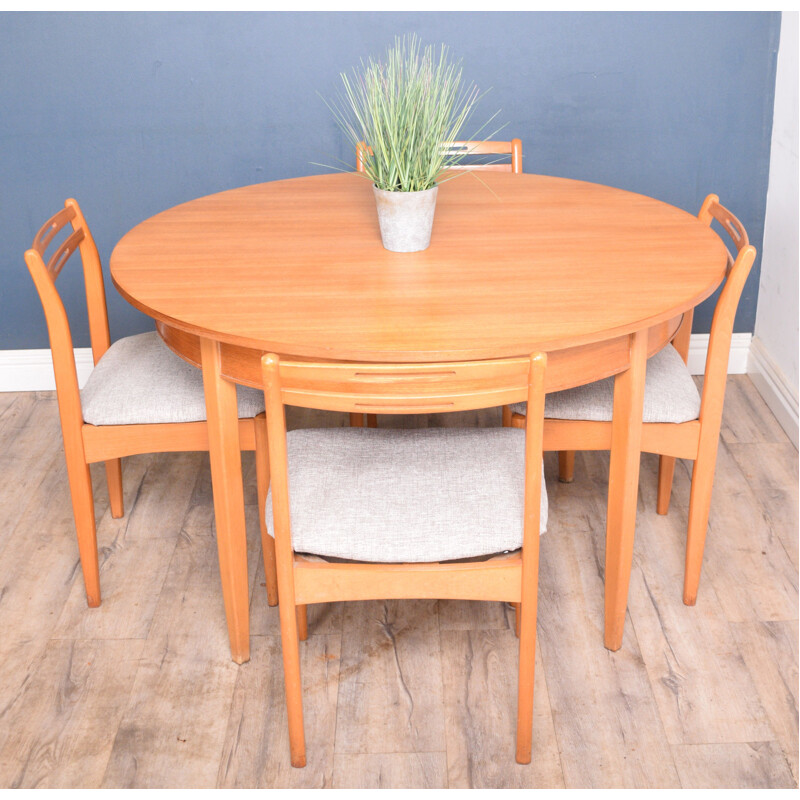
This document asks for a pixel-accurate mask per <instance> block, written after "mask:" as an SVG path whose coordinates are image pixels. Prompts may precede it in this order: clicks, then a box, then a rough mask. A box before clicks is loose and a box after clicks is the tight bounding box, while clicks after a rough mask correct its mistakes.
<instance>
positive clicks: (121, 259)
mask: <svg viewBox="0 0 800 800" xmlns="http://www.w3.org/2000/svg"><path fill="white" fill-rule="evenodd" d="M725 266H726V251H725V248H724V245H723V243H722V241H721V240H720V239H719V238H718V237H717V235H716V234H715V233H714V232H713V231H712V230H711V229H709V228H708V227H706V226H704V225H701V224H700V223H699V222H698V221H697V220H696V219H695V217H693V216H692V215H691V214H688V213H686V212H685V211H681V210H680V209H678V208H675V207H673V206H670V205H667V204H665V203H662V202H659V201H657V200H654V199H652V198H650V197H645V196H643V195H638V194H633V193H630V192H625V191H621V190H618V189H613V188H610V187H607V186H600V185H597V184H591V183H584V182H581V181H574V180H566V179H562V178H553V177H547V176H542V175H525V174H523V175H513V174H507V173H500V172H493V173H484V174H482V175H481V177H480V180H478V178H477V177H476V176H475V175H472V174H469V173H463V174H461V175H460V176H459V177H457V178H456V179H453V180H448V181H445V182H443V183H442V184H441V186H440V190H439V197H438V203H437V208H436V217H435V221H434V228H433V236H432V239H431V245H430V247H429V248H428V249H427V250H425V251H423V252H420V253H392V252H389V251H387V250H384V249H383V247H382V245H381V239H380V233H379V230H378V223H377V216H376V211H375V203H374V198H373V194H372V187H371V186H370V184H369V183H368V182H367V181H366V180H365V179H364V178H363V177H361V176H359V175H356V174H349V173H348V174H335V175H318V176H313V177H307V178H296V179H292V180H284V181H276V182H273V183H265V184H259V185H255V186H246V187H244V188H241V189H234V190H232V191H227V192H222V193H220V194H215V195H210V196H208V197H201V198H199V199H197V200H193V201H191V202H189V203H184V204H183V205H179V206H176V207H175V208H171V209H169V210H168V211H164V212H163V213H161V214H157V215H156V216H154V217H152V218H150V219H148V220H145V221H144V222H142V223H141V224H140V225H138V226H137V227H135V228H134V229H133V230H131V231H130V232H129V233H128V234H126V235H125V236H124V237H123V239H122V240H121V241H120V242H119V244H118V245H117V247H116V248H115V250H114V252H113V254H112V256H111V274H112V278H113V281H114V283H115V285H116V287H117V288H118V289H119V291H120V292H121V294H122V295H123V296H124V297H125V298H126V299H127V300H128V301H129V302H130V303H132V304H133V305H134V306H135V307H136V308H138V309H140V310H141V311H143V312H144V313H145V314H148V315H149V316H151V317H154V318H155V319H156V321H157V329H158V331H159V333H160V335H161V336H162V338H163V339H164V341H165V342H166V343H167V345H168V346H169V347H171V348H172V349H173V350H174V351H175V352H176V353H178V354H179V355H180V356H182V357H183V358H184V359H186V360H187V361H189V362H191V363H193V364H196V365H198V366H201V367H202V370H203V380H204V385H205V394H206V406H207V411H208V426H209V451H210V457H211V475H212V480H213V488H214V510H215V514H216V522H217V541H218V548H219V560H220V573H221V576H222V591H223V597H224V602H225V613H226V616H227V621H228V631H229V635H230V643H231V653H232V656H233V659H234V661H236V662H238V663H242V662H244V661H247V660H248V658H249V652H250V648H249V620H248V582H247V559H246V546H245V518H244V498H243V489H242V475H241V463H240V456H239V446H238V445H239V432H238V425H237V411H236V392H235V385H234V382H236V383H242V384H246V385H248V386H256V387H259V386H261V375H260V357H261V355H262V353H264V352H265V351H272V352H275V353H278V354H280V355H282V356H291V357H310V358H315V359H320V358H322V359H330V360H346V361H367V362H395V363H396V362H431V361H442V360H455V361H458V360H464V361H466V360H472V359H488V358H499V357H505V356H527V355H529V354H530V353H532V352H534V351H539V350H543V351H546V352H547V353H548V380H547V384H548V391H552V390H556V389H561V388H567V387H569V386H575V385H579V384H582V383H588V382H590V381H594V380H597V379H600V378H604V377H607V376H609V375H616V381H615V390H614V423H613V434H612V449H611V462H610V476H609V487H608V514H607V523H606V556H605V559H606V560H605V637H604V638H605V646H606V647H607V648H609V649H611V650H617V649H618V648H619V647H620V645H621V644H622V634H623V626H624V621H625V612H626V605H627V595H628V583H629V578H630V568H631V559H632V554H633V535H634V527H635V522H636V499H637V484H638V478H639V448H640V442H641V420H642V403H643V397H644V375H645V366H646V359H647V357H648V355H650V354H652V353H654V352H656V351H657V350H659V349H660V348H661V347H663V346H664V345H665V344H666V343H667V342H668V341H670V339H671V338H672V337H673V336H674V334H675V332H676V330H677V328H678V325H679V323H680V319H681V315H682V314H683V312H685V311H687V310H689V309H690V308H693V307H694V306H696V305H697V304H698V303H700V302H701V301H702V300H704V299H705V298H707V297H708V296H709V295H710V294H711V293H712V292H713V291H714V289H715V288H716V287H717V286H718V285H719V284H720V283H721V282H722V280H723V278H724V276H725ZM545 447H547V443H546V442H545Z"/></svg>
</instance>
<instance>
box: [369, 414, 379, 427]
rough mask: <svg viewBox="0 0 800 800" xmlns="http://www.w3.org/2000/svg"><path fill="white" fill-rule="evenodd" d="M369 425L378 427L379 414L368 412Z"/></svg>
mask: <svg viewBox="0 0 800 800" xmlns="http://www.w3.org/2000/svg"><path fill="white" fill-rule="evenodd" d="M367 427H368V428H377V427H378V415H377V414H367Z"/></svg>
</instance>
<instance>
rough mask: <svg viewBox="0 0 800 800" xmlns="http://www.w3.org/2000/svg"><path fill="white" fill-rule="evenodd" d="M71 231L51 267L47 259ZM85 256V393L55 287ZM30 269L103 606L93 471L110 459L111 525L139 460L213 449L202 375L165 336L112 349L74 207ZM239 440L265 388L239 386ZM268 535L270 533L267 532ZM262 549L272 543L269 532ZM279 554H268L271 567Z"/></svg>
mask: <svg viewBox="0 0 800 800" xmlns="http://www.w3.org/2000/svg"><path fill="white" fill-rule="evenodd" d="M65 228H66V229H67V231H66V232H67V234H68V235H66V236H65V238H64V239H63V241H62V242H61V244H60V245H59V246H58V247H57V248H56V249H55V250H54V252H53V253H52V255H51V256H50V257H49V258H48V259H47V261H45V257H46V251H47V249H48V247H49V246H50V245H51V244H52V243H53V241H54V239H56V237H57V236H58V235H59V233H60V232H61V231H62V230H64V229H65ZM76 252H79V253H80V260H81V262H82V265H83V277H84V287H85V291H86V307H87V312H88V317H89V338H90V340H91V346H92V357H93V360H94V369H93V371H92V373H91V374H90V375H89V378H88V380H87V381H86V384H85V386H84V388H83V389H80V388H79V385H78V375H77V371H76V368H75V354H74V351H73V348H72V334H71V332H70V326H69V320H68V318H67V312H66V309H65V308H64V303H63V302H62V300H61V296H60V295H59V292H58V290H57V289H56V279H57V278H58V276H59V275H60V273H61V271H62V269H63V268H64V266H65V264H66V263H67V261H69V259H70V258H71V257H72V256H73V255H74V254H75V253H76ZM25 263H26V264H27V266H28V269H29V271H30V273H31V276H32V277H33V281H34V283H35V284H36V289H37V291H38V293H39V298H40V299H41V301H42V306H43V307H44V314H45V320H46V322H47V330H48V334H49V337H50V349H51V351H52V357H53V371H54V373H55V382H56V397H57V400H58V411H59V416H60V419H61V432H62V436H63V439H64V454H65V456H66V462H67V476H68V479H69V487H70V495H71V497H72V509H73V514H74V517H75V528H76V532H77V538H78V551H79V553H80V561H81V569H82V571H83V580H84V587H85V589H86V598H87V602H88V604H89V606H90V607H96V606H99V605H100V573H99V564H98V554H97V531H96V524H95V513H94V498H93V493H92V479H91V474H90V470H89V464H92V463H95V462H100V461H104V462H105V470H106V480H107V482H108V495H109V505H110V508H111V515H112V516H113V517H122V516H123V515H124V513H125V512H124V505H123V494H122V462H121V458H122V457H124V456H129V455H134V454H137V453H159V452H177V451H191V450H208V431H207V425H206V421H205V420H206V407H205V395H204V392H203V378H202V373H201V372H200V370H198V369H197V368H196V367H193V366H191V365H190V364H188V363H186V362H185V361H184V360H183V359H182V358H180V357H179V356H177V355H175V354H174V353H173V352H172V351H171V350H169V349H168V348H167V346H166V345H165V344H164V343H163V342H162V341H161V339H160V337H159V336H158V334H157V333H156V332H155V331H153V332H151V333H141V334H138V335H135V336H126V337H124V338H122V339H119V340H118V341H116V342H114V344H111V338H110V333H109V326H108V309H107V306H106V295H105V286H104V283H103V269H102V265H101V263H100V256H99V254H98V252H97V247H96V245H95V242H94V239H93V238H92V234H91V232H90V230H89V227H88V225H87V224H86V220H85V218H84V216H83V213H82V212H81V209H80V207H79V206H78V203H77V201H75V200H73V199H69V200H67V201H65V203H64V208H63V209H62V210H61V211H59V212H58V213H56V214H54V215H53V216H52V217H51V218H50V219H49V220H48V221H47V222H45V224H44V225H43V226H42V227H41V228H40V229H39V232H38V233H37V234H36V236H35V237H34V240H33V245H32V246H31V248H30V249H29V250H27V251H26V252H25ZM237 392H238V403H239V417H240V419H239V436H240V440H241V447H242V449H243V450H254V449H255V435H256V431H255V419H254V418H255V417H256V415H258V414H261V416H262V418H263V413H264V395H263V393H262V392H261V391H260V390H256V389H248V388H245V387H242V386H237ZM263 466H264V465H263V463H262V464H261V465H260V466H259V465H257V483H258V492H259V497H261V496H263V497H264V499H266V495H267V484H268V483H269V473H264V471H263V469H262V468H261V467H263ZM262 533H263V532H262ZM264 541H266V542H268V543H269V542H270V541H271V539H270V537H269V536H268V535H266V534H264ZM270 554H273V559H274V547H273V548H272V549H271V550H268V552H267V553H266V554H265V559H266V560H269V557H270ZM274 574H275V573H274V568H273V569H272V571H269V570H268V571H267V579H266V582H267V591H268V597H269V602H270V604H271V605H275V603H277V590H276V587H275V579H274Z"/></svg>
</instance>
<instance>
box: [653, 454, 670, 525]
mask: <svg viewBox="0 0 800 800" xmlns="http://www.w3.org/2000/svg"><path fill="white" fill-rule="evenodd" d="M674 474H675V457H674V456H659V457H658V499H657V500H656V513H658V514H662V515H664V514H666V513H667V512H668V511H669V500H670V497H671V496H672V476H673V475H674Z"/></svg>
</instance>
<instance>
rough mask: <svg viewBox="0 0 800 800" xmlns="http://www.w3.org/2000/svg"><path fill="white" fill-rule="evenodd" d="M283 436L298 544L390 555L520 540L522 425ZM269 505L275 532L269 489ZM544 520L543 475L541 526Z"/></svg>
mask: <svg viewBox="0 0 800 800" xmlns="http://www.w3.org/2000/svg"><path fill="white" fill-rule="evenodd" d="M287 442H288V458H289V504H290V509H289V515H290V520H291V529H292V546H293V549H294V550H295V551H297V552H307V553H315V554H317V555H323V556H333V557H337V558H346V559H352V560H355V561H379V562H392V563H396V562H406V561H412V562H417V561H447V560H450V559H459V558H472V557H475V556H483V555H487V554H490V553H498V552H501V551H504V550H516V549H517V548H518V547H520V546H521V545H522V515H523V500H524V482H525V432H524V431H522V430H518V429H513V428H477V429H461V428H427V429H412V430H406V429H404V430H398V429H391V428H387V429H380V428H378V429H373V428H325V429H319V430H296V431H291V432H290V433H289V434H288V436H287ZM266 511H267V524H268V526H269V529H270V531H272V530H273V527H272V495H271V493H270V495H269V496H268V497H267V509H266ZM546 523H547V493H546V491H545V488H544V481H542V499H541V526H540V527H541V531H542V532H543V531H544V530H545V526H546Z"/></svg>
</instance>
